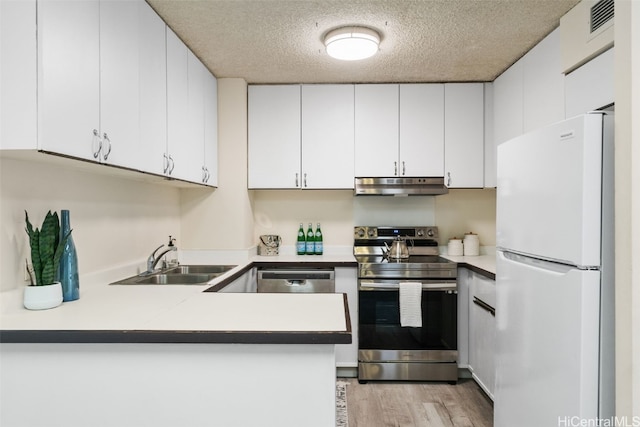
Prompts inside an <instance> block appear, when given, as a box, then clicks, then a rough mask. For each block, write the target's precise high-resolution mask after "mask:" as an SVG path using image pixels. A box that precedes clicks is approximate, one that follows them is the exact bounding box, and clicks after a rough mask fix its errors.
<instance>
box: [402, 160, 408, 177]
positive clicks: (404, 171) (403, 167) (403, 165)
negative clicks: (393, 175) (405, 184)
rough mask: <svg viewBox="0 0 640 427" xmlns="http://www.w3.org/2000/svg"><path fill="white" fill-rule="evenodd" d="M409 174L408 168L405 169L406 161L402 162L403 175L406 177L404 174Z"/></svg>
mask: <svg viewBox="0 0 640 427" xmlns="http://www.w3.org/2000/svg"><path fill="white" fill-rule="evenodd" d="M406 172H407V168H406V167H405V164H404V160H403V161H402V175H403V176H404V174H405V173H406Z"/></svg>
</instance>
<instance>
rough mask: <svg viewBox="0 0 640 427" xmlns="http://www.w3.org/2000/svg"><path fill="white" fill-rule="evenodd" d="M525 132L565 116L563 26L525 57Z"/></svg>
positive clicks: (523, 99) (523, 131)
mask: <svg viewBox="0 0 640 427" xmlns="http://www.w3.org/2000/svg"><path fill="white" fill-rule="evenodd" d="M522 67H523V70H522V71H523V73H522V76H523V77H522V78H523V97H522V101H523V103H522V106H523V108H522V119H523V122H522V133H527V132H529V131H532V130H534V129H538V128H541V127H544V126H548V125H550V124H553V123H556V122H558V121H560V120H563V119H564V75H563V74H562V71H561V67H562V59H561V55H560V30H558V29H557V30H555V31H553V32H552V33H551V34H549V35H548V36H547V37H545V38H544V39H543V40H542V41H541V42H540V43H538V44H537V45H536V46H535V47H534V48H533V49H531V50H530V51H529V52H527V54H526V55H525V56H524V57H523V58H522Z"/></svg>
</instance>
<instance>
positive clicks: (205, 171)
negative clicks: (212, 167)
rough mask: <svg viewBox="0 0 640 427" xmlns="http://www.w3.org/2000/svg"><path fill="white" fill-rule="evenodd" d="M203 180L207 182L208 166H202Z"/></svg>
mask: <svg viewBox="0 0 640 427" xmlns="http://www.w3.org/2000/svg"><path fill="white" fill-rule="evenodd" d="M202 182H207V168H206V167H204V166H203V167H202Z"/></svg>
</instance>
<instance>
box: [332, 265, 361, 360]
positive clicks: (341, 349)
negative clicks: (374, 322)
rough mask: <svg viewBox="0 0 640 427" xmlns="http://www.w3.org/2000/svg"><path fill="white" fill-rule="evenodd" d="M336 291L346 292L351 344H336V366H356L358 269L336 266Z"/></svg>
mask: <svg viewBox="0 0 640 427" xmlns="http://www.w3.org/2000/svg"><path fill="white" fill-rule="evenodd" d="M335 279H336V292H337V293H345V294H347V303H348V304H349V318H350V320H351V338H352V341H351V344H337V345H336V368H354V369H355V368H357V367H358V271H357V269H356V267H336V268H335Z"/></svg>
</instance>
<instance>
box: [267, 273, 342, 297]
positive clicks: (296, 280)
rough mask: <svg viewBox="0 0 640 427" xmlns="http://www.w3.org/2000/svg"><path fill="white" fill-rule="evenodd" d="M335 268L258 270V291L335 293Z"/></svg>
mask: <svg viewBox="0 0 640 427" xmlns="http://www.w3.org/2000/svg"><path fill="white" fill-rule="evenodd" d="M335 289H336V284H335V273H334V271H333V268H265V269H261V270H258V292H265V293H267V292H270V293H333V292H335Z"/></svg>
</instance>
